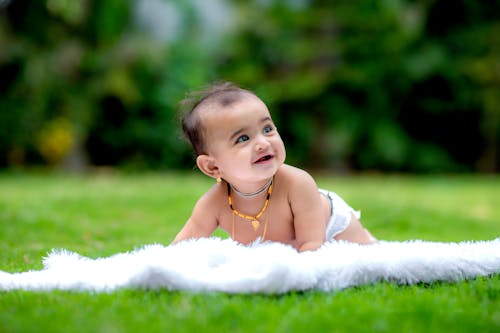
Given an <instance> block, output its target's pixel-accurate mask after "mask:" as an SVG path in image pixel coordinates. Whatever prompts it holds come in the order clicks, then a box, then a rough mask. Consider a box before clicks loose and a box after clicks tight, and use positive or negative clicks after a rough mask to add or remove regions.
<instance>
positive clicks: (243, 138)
mask: <svg viewBox="0 0 500 333" xmlns="http://www.w3.org/2000/svg"><path fill="white" fill-rule="evenodd" d="M248 140H250V138H249V137H248V135H246V134H244V135H242V136H240V137H238V139H236V143H242V142H245V141H248Z"/></svg>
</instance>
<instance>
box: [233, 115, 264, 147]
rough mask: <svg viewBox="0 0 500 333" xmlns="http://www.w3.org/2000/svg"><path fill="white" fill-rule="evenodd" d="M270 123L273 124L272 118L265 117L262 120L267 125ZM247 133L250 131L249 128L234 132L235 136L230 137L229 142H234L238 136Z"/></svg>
mask: <svg viewBox="0 0 500 333" xmlns="http://www.w3.org/2000/svg"><path fill="white" fill-rule="evenodd" d="M268 121H270V122H272V121H273V120H272V119H271V117H264V118H262V119H261V120H260V122H261V123H266V122H268ZM245 131H248V127H242V128H240V129H238V130H236V131H234V132H233V134H231V136H230V137H229V140H231V141H233V140H234V139H236V137H237V136H238V135H240V134H242V133H244V132H245Z"/></svg>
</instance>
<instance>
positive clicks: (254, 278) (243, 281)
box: [0, 238, 500, 294]
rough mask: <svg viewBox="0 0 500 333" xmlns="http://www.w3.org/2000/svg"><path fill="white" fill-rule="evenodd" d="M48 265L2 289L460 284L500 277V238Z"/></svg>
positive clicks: (165, 252)
mask: <svg viewBox="0 0 500 333" xmlns="http://www.w3.org/2000/svg"><path fill="white" fill-rule="evenodd" d="M43 263H44V269H43V270H40V271H29V272H21V273H6V272H2V271H0V290H13V289H26V290H52V289H63V290H92V291H112V290H116V289H120V288H143V289H167V290H191V291H222V292H228V293H270V294H271V293H285V292H288V291H291V290H310V289H316V290H323V291H331V290H339V289H343V288H348V287H352V286H359V285H364V284H369V283H375V282H377V281H390V282H394V283H398V284H413V283H418V282H433V281H458V280H463V279H469V278H474V277H477V276H485V275H491V274H495V273H497V274H498V273H500V238H497V239H495V240H492V241H481V242H462V243H434V242H425V241H407V242H380V243H379V244H375V245H370V246H361V245H357V244H352V243H346V242H331V243H327V244H325V245H324V246H323V247H321V248H320V249H319V250H317V251H314V252H304V253H297V252H296V251H295V250H294V249H293V248H291V247H290V246H286V245H282V244H278V243H255V244H253V245H252V246H242V245H238V244H236V243H235V242H233V241H231V240H221V239H218V238H209V239H200V240H191V241H185V242H182V243H179V244H177V245H171V246H162V245H147V246H144V247H142V248H139V249H136V250H134V251H132V252H127V253H119V254H116V255H113V256H110V257H107V258H98V259H90V258H86V257H82V256H80V255H79V254H77V253H73V252H69V251H67V250H53V251H52V252H51V253H50V254H49V255H48V257H46V258H45V259H44V261H43Z"/></svg>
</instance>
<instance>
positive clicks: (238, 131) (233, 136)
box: [229, 127, 248, 141]
mask: <svg viewBox="0 0 500 333" xmlns="http://www.w3.org/2000/svg"><path fill="white" fill-rule="evenodd" d="M247 129H248V128H247V127H243V128H240V129H239V130H237V131H235V132H233V134H231V136H230V137H229V140H231V141H233V140H234V139H236V137H237V136H238V135H240V134H241V133H243V132H245V131H246V130H247Z"/></svg>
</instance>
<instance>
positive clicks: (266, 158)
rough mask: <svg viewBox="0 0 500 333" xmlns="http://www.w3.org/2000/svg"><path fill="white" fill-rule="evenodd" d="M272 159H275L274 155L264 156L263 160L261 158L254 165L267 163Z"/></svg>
mask: <svg viewBox="0 0 500 333" xmlns="http://www.w3.org/2000/svg"><path fill="white" fill-rule="evenodd" d="M271 158H273V155H264V156H262V157H261V158H259V159H258V160H257V161H255V162H254V163H261V162H266V161H269V160H270V159H271Z"/></svg>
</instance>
